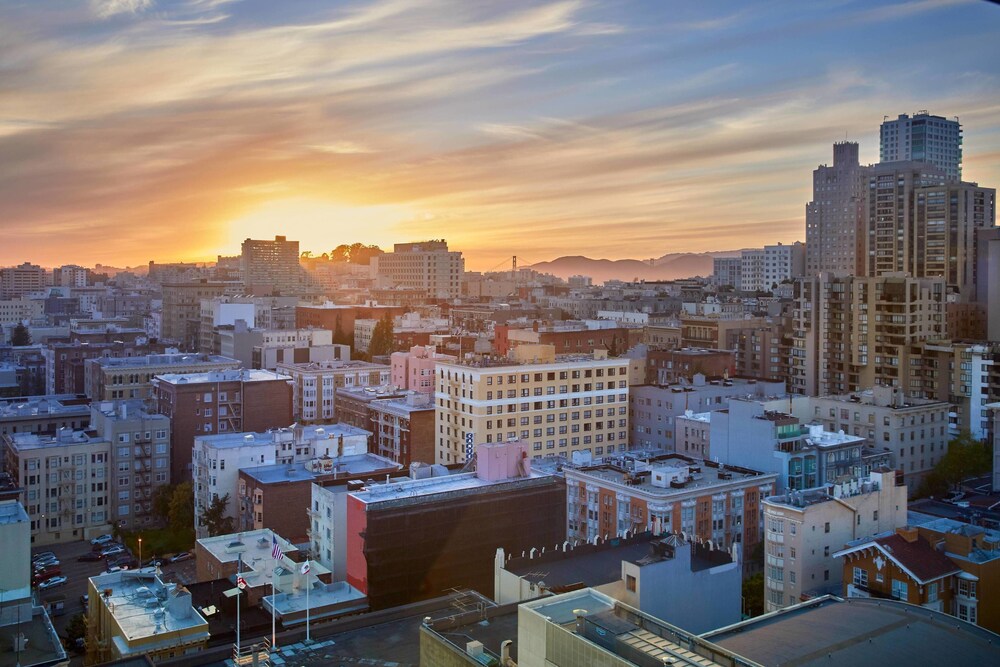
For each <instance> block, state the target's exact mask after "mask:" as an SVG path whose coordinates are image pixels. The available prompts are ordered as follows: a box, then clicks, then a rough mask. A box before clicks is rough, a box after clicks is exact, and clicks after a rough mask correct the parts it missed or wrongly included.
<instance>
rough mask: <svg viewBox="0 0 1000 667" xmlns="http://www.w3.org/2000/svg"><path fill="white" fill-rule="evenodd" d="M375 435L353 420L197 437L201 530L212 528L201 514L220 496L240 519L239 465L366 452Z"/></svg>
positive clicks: (194, 454) (195, 457)
mask: <svg viewBox="0 0 1000 667" xmlns="http://www.w3.org/2000/svg"><path fill="white" fill-rule="evenodd" d="M370 436H371V433H370V432H368V431H364V430H362V429H359V428H355V427H353V426H347V425H345V424H332V425H327V426H296V427H294V428H289V427H286V428H280V429H276V430H272V431H267V432H265V433H227V434H224V435H208V436H198V437H196V438H195V439H194V450H193V452H192V459H191V466H192V468H191V475H192V479H193V481H194V509H195V531H196V533H197V535H198V536H199V537H204V536H206V535H207V534H208V528H207V527H206V526H205V525H203V522H202V521H201V519H200V517H201V515H202V513H203V512H204V511H205V510H206V509H207V508H208V507H209V506H210V505H211V504H212V501H213V500H215V499H216V498H223V497H225V496H227V495H228V496H229V500H228V502H227V503H226V511H225V513H224V516H226V517H229V518H232V519H233V520H234V521H237V520H238V510H239V485H238V481H239V471H240V469H242V468H252V467H257V466H273V465H286V466H288V465H292V464H294V463H299V462H304V461H311V460H312V459H316V458H320V457H332V458H340V457H343V456H358V455H363V454H365V453H366V452H367V451H368V439H369V437H370ZM303 511H305V510H304V508H303Z"/></svg>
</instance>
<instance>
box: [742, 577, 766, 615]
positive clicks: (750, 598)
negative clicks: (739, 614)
mask: <svg viewBox="0 0 1000 667" xmlns="http://www.w3.org/2000/svg"><path fill="white" fill-rule="evenodd" d="M743 613H744V614H746V615H747V617H753V616H760V615H761V614H763V613H764V573H763V572H758V573H757V574H755V575H753V576H752V577H749V578H747V579H744V580H743Z"/></svg>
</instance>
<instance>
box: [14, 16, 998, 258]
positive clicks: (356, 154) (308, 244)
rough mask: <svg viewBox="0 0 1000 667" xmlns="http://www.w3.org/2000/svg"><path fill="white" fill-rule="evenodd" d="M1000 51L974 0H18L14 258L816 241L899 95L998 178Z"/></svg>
mask: <svg viewBox="0 0 1000 667" xmlns="http://www.w3.org/2000/svg"><path fill="white" fill-rule="evenodd" d="M998 70H1000V7H997V6H994V5H991V4H988V3H985V2H969V1H965V0H960V1H956V0H914V1H912V2H871V1H870V0H859V1H856V2H851V1H840V0H830V1H826V2H822V3H812V2H799V1H790V2H747V1H745V0H741V1H737V2H710V3H692V2H688V1H686V0H685V1H674V0H651V1H646V2H639V1H628V0H615V1H614V2H594V1H589V0H533V1H527V0H503V1H496V2H473V1H470V0H452V1H444V0H376V1H374V2H354V1H336V2H334V1H330V0H327V1H324V2H319V1H316V0H313V1H309V2H306V1H296V0H282V1H281V2H275V1H274V0H89V1H88V0H65V1H62V2H56V1H51V2H50V1H48V0H22V1H17V0H13V1H12V0H4V1H3V2H2V3H0V265H11V264H16V263H20V262H23V261H31V262H35V263H40V264H42V265H44V266H55V265H60V264H65V263H77V264H84V265H93V264H95V263H104V264H110V265H114V266H123V265H137V264H143V263H145V262H147V261H149V260H150V259H155V260H156V261H158V262H167V261H181V260H186V261H204V260H212V259H214V258H215V257H216V255H218V254H237V253H238V252H239V245H240V242H241V241H242V240H243V239H244V238H248V237H250V238H271V237H273V236H274V235H276V234H283V235H286V236H287V237H288V238H290V239H297V240H299V241H300V248H301V249H302V250H311V251H313V252H314V253H315V254H320V253H322V252H327V251H329V250H330V249H332V248H334V247H335V246H337V245H339V244H341V243H353V242H358V241H360V242H363V243H375V244H378V245H381V246H382V247H389V246H391V244H392V243H393V242H404V241H415V240H423V239H427V238H446V239H447V240H448V241H449V244H450V246H451V247H452V249H459V250H462V251H463V252H464V253H465V256H466V264H467V267H468V268H470V269H475V270H489V269H491V268H496V267H497V266H499V265H500V264H506V263H507V262H509V258H510V256H511V255H517V256H518V257H519V262H520V263H521V264H530V263H534V262H539V261H544V260H549V259H553V258H555V257H558V256H562V255H587V256H589V257H595V258H596V257H602V258H610V259H621V258H638V259H643V258H649V257H659V256H661V255H664V254H667V253H671V252H703V251H711V250H729V249H734V248H741V247H755V246H756V247H759V246H762V245H763V244H765V243H776V242H786V243H787V242H793V241H796V240H804V237H805V231H804V228H805V223H804V215H805V213H804V211H805V203H806V202H807V201H808V200H809V199H810V196H811V179H812V173H811V172H812V170H813V169H815V168H816V166H817V165H819V164H827V163H830V162H832V149H831V144H832V143H833V142H834V141H840V140H844V139H845V138H846V139H850V140H853V141H858V142H860V143H861V156H862V161H863V162H876V161H877V160H878V146H877V140H878V126H879V124H880V123H881V122H882V119H883V117H884V116H889V117H891V118H894V117H896V116H897V115H898V114H901V113H913V112H916V111H918V110H923V109H926V110H928V111H930V112H931V113H933V114H938V115H943V116H948V117H954V116H958V117H959V119H960V120H961V122H962V125H963V130H964V169H963V178H964V179H965V180H972V181H978V182H979V183H980V184H982V185H986V186H990V187H997V185H1000V81H998V78H1000V71H998Z"/></svg>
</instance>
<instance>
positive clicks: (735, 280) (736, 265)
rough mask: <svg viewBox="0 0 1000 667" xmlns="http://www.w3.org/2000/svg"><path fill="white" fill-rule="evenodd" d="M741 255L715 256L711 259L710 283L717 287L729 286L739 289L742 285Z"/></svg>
mask: <svg viewBox="0 0 1000 667" xmlns="http://www.w3.org/2000/svg"><path fill="white" fill-rule="evenodd" d="M742 275H743V259H742V257H715V258H713V259H712V283H713V284H714V285H716V286H717V287H725V286H727V285H728V286H729V287H732V288H733V289H735V290H736V291H740V290H741V289H742V286H743V280H742Z"/></svg>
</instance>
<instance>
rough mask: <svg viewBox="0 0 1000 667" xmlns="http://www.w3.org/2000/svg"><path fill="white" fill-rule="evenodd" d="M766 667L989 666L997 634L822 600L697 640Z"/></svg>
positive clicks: (864, 604) (890, 609)
mask: <svg viewBox="0 0 1000 667" xmlns="http://www.w3.org/2000/svg"><path fill="white" fill-rule="evenodd" d="M701 637H702V638H703V639H707V640H709V641H711V642H713V643H715V644H717V645H719V646H722V647H723V648H727V649H729V650H730V651H733V652H734V653H737V654H739V655H742V656H745V657H747V658H749V659H751V660H754V661H756V662H758V663H761V664H765V665H816V666H819V665H824V666H825V665H845V666H848V665H849V666H850V667H885V665H926V664H950V665H995V664H1000V641H998V640H1000V637H998V636H997V635H995V634H994V633H992V632H990V631H988V630H984V629H982V628H980V627H978V626H975V625H972V624H971V623H965V622H963V621H960V620H958V619H957V618H955V617H954V616H949V615H947V614H943V613H940V612H936V611H931V610H930V609H925V608H923V607H918V606H915V605H910V604H905V603H902V602H897V601H895V600H882V599H875V598H848V599H846V600H845V599H841V598H836V597H830V596H825V597H822V598H817V599H816V600H812V601H810V602H805V603H802V604H800V605H796V606H794V607H788V608H786V609H783V610H781V611H778V612H774V613H772V614H766V615H764V616H760V617H758V618H755V619H752V620H749V621H744V622H742V623H738V624H736V625H732V626H729V627H728V628H722V629H720V630H715V631H713V632H708V633H706V634H703V635H701Z"/></svg>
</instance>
